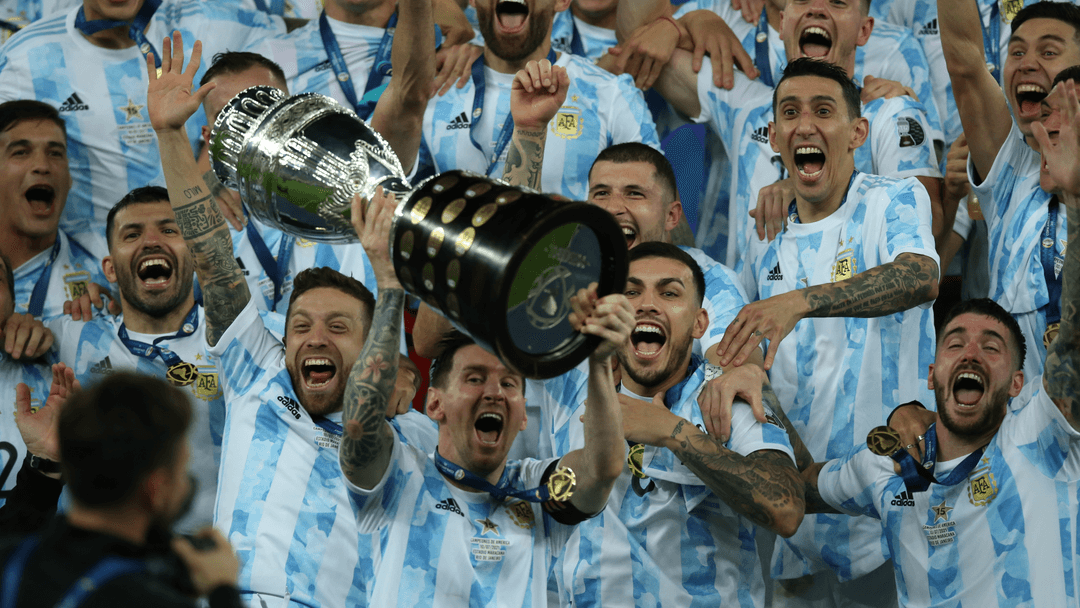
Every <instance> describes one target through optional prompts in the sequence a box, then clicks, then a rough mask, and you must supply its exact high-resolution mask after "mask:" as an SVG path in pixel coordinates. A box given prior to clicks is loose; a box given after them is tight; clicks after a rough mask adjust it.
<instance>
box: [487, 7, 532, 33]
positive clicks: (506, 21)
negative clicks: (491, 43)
mask: <svg viewBox="0 0 1080 608" xmlns="http://www.w3.org/2000/svg"><path fill="white" fill-rule="evenodd" d="M528 18H529V6H528V5H527V4H525V1H524V0H499V2H496V3H495V21H496V22H497V23H498V26H499V29H500V30H502V31H503V32H504V33H507V34H517V33H519V32H522V31H524V30H525V22H526V21H527V20H528Z"/></svg>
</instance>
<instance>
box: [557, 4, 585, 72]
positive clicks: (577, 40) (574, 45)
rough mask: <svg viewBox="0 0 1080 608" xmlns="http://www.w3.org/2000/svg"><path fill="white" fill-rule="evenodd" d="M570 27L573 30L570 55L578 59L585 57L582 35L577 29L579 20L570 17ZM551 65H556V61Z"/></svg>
mask: <svg viewBox="0 0 1080 608" xmlns="http://www.w3.org/2000/svg"><path fill="white" fill-rule="evenodd" d="M570 27H572V28H573V30H571V34H570V53H571V54H573V55H577V56H578V57H584V56H585V45H584V44H582V43H581V34H579V33H578V29H577V19H575V18H574V16H573V15H571V16H570ZM551 63H555V60H554V59H552V60H551Z"/></svg>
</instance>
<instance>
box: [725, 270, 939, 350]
mask: <svg viewBox="0 0 1080 608" xmlns="http://www.w3.org/2000/svg"><path fill="white" fill-rule="evenodd" d="M937 291H938V265H937V262H935V261H934V260H933V258H930V257H927V256H925V255H919V254H917V253H901V254H900V255H898V256H896V259H895V260H893V261H892V262H889V263H887V264H882V265H881V266H875V267H873V268H870V269H869V270H865V271H863V272H860V273H859V274H857V275H855V276H853V277H851V278H850V279H845V280H843V281H837V282H835V283H828V284H825V285H814V286H812V287H807V288H806V289H796V290H795V291H790V292H787V293H784V294H780V295H777V296H773V297H771V298H768V299H765V300H759V301H757V302H752V303H750V304H747V305H746V306H744V307H743V309H742V310H741V311H739V315H738V316H737V317H735V320H734V321H732V322H731V325H729V326H728V330H727V332H726V333H725V334H724V339H723V340H721V341H720V344H719V346H718V349H717V354H719V355H720V362H721V364H722V365H729V364H731V363H732V362H733V361H734V364H735V365H741V364H742V363H743V362H744V361H746V360H747V359H748V358H749V357H750V356H751V355H752V354H753V352H754V351H755V350H756V349H757V348H758V345H759V344H760V343H761V341H762V340H764V339H768V340H769V352H768V354H766V355H765V369H769V368H770V367H772V362H773V358H774V357H775V356H776V350H777V348H778V347H779V345H780V341H781V340H783V339H784V337H785V336H787V335H788V334H789V333H791V330H792V329H794V328H795V324H796V323H798V322H799V321H800V320H802V319H804V318H806V317H883V316H885V315H891V314H894V313H897V312H903V311H905V310H907V309H909V308H913V307H915V306H918V305H920V304H922V303H924V302H929V301H931V300H933V299H934V298H936V297H937Z"/></svg>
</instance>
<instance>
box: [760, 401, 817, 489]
mask: <svg viewBox="0 0 1080 608" xmlns="http://www.w3.org/2000/svg"><path fill="white" fill-rule="evenodd" d="M761 399H762V401H764V402H765V405H767V406H768V407H769V409H770V410H772V411H773V414H775V415H776V417H777V418H779V419H780V423H781V424H783V425H784V430H785V431H787V436H788V442H789V443H791V449H792V451H793V452H794V453H795V466H796V467H797V468H798V469H799V470H800V471H802V470H804V469H806V467H808V466H810V465H812V464H813V463H814V457H813V456H812V455H811V454H810V450H809V449H807V447H806V444H804V443H803V440H802V437H800V436H799V432H798V431H796V430H795V426H794V425H792V424H791V421H790V420H788V417H787V414H785V413H784V408H783V407H781V406H780V399H779V398H778V397H777V396H776V393H775V392H773V389H772V384H770V383H769V381H768V380H766V381H764V382H762V383H761Z"/></svg>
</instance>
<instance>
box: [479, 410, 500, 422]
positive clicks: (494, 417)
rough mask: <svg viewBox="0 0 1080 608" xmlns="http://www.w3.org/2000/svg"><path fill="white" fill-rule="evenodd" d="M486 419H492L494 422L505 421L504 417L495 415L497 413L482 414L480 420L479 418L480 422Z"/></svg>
mask: <svg viewBox="0 0 1080 608" xmlns="http://www.w3.org/2000/svg"><path fill="white" fill-rule="evenodd" d="M485 418H492V419H494V420H498V421H499V422H502V419H503V417H502V416H500V415H499V414H495V413H492V412H487V413H484V414H480V418H478V420H483V419H485Z"/></svg>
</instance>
